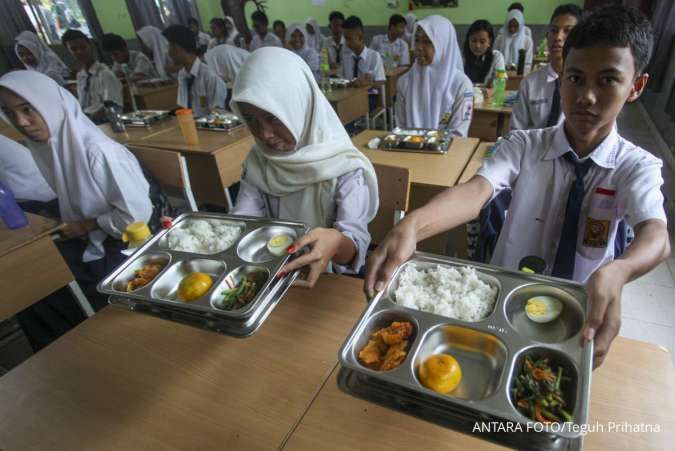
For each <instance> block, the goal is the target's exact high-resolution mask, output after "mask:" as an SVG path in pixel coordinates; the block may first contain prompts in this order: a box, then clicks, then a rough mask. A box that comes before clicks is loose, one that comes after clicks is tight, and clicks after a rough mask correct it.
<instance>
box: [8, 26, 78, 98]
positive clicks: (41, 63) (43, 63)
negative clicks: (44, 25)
mask: <svg viewBox="0 0 675 451" xmlns="http://www.w3.org/2000/svg"><path fill="white" fill-rule="evenodd" d="M19 46H21V47H25V48H27V49H28V50H29V51H30V52H31V53H32V54H33V56H34V57H35V60H36V61H37V66H29V65H27V64H24V66H25V67H26V69H28V70H35V71H38V72H40V73H43V74H45V75H48V76H50V77H52V78H54V79H55V80H56V82H57V83H59V84H60V85H63V84H64V80H63V79H64V77H67V76H68V75H69V73H70V70H69V69H68V66H66V65H65V63H64V62H63V61H61V58H59V57H58V55H57V54H56V53H54V51H53V50H52V49H50V48H49V46H48V45H47V44H45V43H44V42H42V40H41V39H40V38H39V37H37V35H36V34H35V33H33V32H32V31H22V32H21V33H19V34H18V35H17V36H16V38H14V52H15V53H16V56H17V58H19ZM20 59H21V58H19V60H20Z"/></svg>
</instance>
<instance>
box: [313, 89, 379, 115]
mask: <svg viewBox="0 0 675 451" xmlns="http://www.w3.org/2000/svg"><path fill="white" fill-rule="evenodd" d="M324 94H325V96H326V98H327V99H328V101H329V102H330V104H331V106H332V107H333V109H334V110H335V112H336V113H337V115H338V117H339V118H340V121H341V122H342V123H343V124H349V123H350V122H353V121H355V120H357V119H358V118H360V117H363V116H366V115H367V114H368V112H369V110H368V88H367V87H363V88H335V89H333V90H332V91H331V92H326V93H324Z"/></svg>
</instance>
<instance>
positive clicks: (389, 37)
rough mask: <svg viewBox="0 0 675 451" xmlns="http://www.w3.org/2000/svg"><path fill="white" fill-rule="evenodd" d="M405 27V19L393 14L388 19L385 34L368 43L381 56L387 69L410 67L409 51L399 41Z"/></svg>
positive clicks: (406, 45) (406, 46) (401, 40)
mask: <svg viewBox="0 0 675 451" xmlns="http://www.w3.org/2000/svg"><path fill="white" fill-rule="evenodd" d="M405 26H406V21H405V17H403V16H402V15H400V14H394V15H393V16H391V17H390V18H389V29H388V31H387V34H379V35H377V36H375V37H374V38H373V40H372V41H371V42H370V48H371V49H373V50H375V51H376V52H377V53H379V54H380V55H381V56H382V58H383V59H384V64H385V66H387V67H390V68H393V67H398V66H409V65H410V49H409V48H408V44H407V43H406V42H405V41H404V40H403V39H401V38H402V37H403V36H404V35H405Z"/></svg>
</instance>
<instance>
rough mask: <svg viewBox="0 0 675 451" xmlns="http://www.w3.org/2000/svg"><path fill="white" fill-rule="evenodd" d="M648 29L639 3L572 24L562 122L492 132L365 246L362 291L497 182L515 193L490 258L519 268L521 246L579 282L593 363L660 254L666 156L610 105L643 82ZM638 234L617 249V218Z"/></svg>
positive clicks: (479, 202) (472, 209)
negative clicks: (627, 132) (639, 138)
mask: <svg viewBox="0 0 675 451" xmlns="http://www.w3.org/2000/svg"><path fill="white" fill-rule="evenodd" d="M652 46H653V31H652V28H651V25H650V23H649V21H648V20H647V19H646V18H645V17H644V16H642V15H641V14H640V13H639V12H638V11H637V10H634V9H628V8H624V7H616V6H611V7H605V8H601V9H599V10H597V11H596V12H595V13H593V14H592V15H591V16H589V17H588V18H587V19H585V20H583V21H582V22H580V23H579V24H578V25H577V26H576V27H575V28H573V29H572V32H571V33H570V35H569V37H568V38H567V41H566V42H565V47H564V50H563V58H564V67H563V73H562V84H561V101H562V102H561V105H562V110H563V111H564V112H565V120H564V122H563V123H562V124H560V125H556V126H553V127H549V128H545V129H540V130H517V131H514V132H512V133H511V134H510V135H509V136H507V137H506V138H504V139H502V140H500V141H499V143H497V144H496V146H495V149H494V152H493V154H492V156H490V157H488V158H486V159H485V161H484V163H483V166H482V167H481V169H480V170H479V171H478V174H477V175H476V176H475V177H473V178H472V179H471V180H469V181H468V182H467V183H464V184H461V185H457V186H455V187H453V188H449V189H447V190H446V191H444V192H443V193H441V194H439V195H438V196H436V197H435V198H434V199H432V200H431V201H430V202H429V203H428V204H427V205H425V206H423V207H422V208H420V209H418V210H415V211H413V212H411V213H410V214H409V215H407V216H406V217H405V219H404V220H403V221H401V222H400V223H399V225H398V226H396V227H395V228H394V230H392V231H391V232H390V233H389V235H388V236H387V237H386V238H385V240H384V241H383V243H382V244H381V246H380V247H379V248H378V249H377V250H376V251H375V252H374V253H373V256H372V257H371V259H370V261H369V270H368V274H367V275H366V291H367V292H368V293H369V294H372V293H373V290H376V291H381V290H382V289H384V286H385V284H386V282H387V281H388V280H389V279H390V278H391V275H392V273H393V271H394V269H395V268H396V267H397V266H398V265H400V264H401V263H402V262H403V261H405V260H406V259H407V258H408V257H409V256H410V255H411V254H412V253H413V252H414V250H415V245H416V243H417V242H418V241H420V240H423V239H425V238H427V237H430V236H433V235H435V234H437V233H440V232H442V231H445V230H450V229H452V228H454V227H456V226H458V225H460V224H462V223H465V222H467V221H469V220H470V219H472V218H474V217H476V216H477V215H478V213H479V212H480V210H481V208H482V207H483V206H484V205H486V204H487V203H488V202H489V201H490V199H493V198H494V197H495V196H497V195H498V194H499V193H500V192H501V191H503V190H505V189H508V188H512V189H513V200H512V202H511V207H510V209H509V214H508V216H507V218H506V223H505V225H504V229H503V230H502V233H501V235H500V236H499V241H498V242H497V248H496V251H495V254H494V256H493V259H492V264H495V265H500V266H506V267H510V268H514V269H519V267H520V262H521V261H522V260H523V259H524V258H530V259H531V257H535V258H537V259H539V260H540V261H542V262H543V265H542V266H543V267H544V271H543V272H544V273H545V274H550V275H553V276H557V277H561V278H565V279H572V280H576V281H578V282H581V283H585V285H586V293H587V295H588V301H589V305H590V308H589V311H588V315H587V318H586V323H585V325H584V327H583V337H584V338H585V339H586V340H593V341H594V366H595V367H597V366H599V365H600V364H601V363H602V361H603V360H604V358H605V357H606V355H607V352H608V350H609V347H610V344H611V342H612V340H613V339H614V337H616V335H617V334H618V332H619V329H620V325H621V290H622V288H623V286H624V285H625V284H626V283H627V282H630V281H632V280H635V279H637V278H638V277H640V276H642V275H644V274H646V273H647V272H649V271H651V270H652V269H654V268H655V267H656V266H657V265H658V264H660V263H661V262H663V261H664V260H665V259H666V258H668V256H669V254H670V243H669V239H668V231H667V227H666V215H665V212H664V209H663V195H662V194H661V190H660V187H661V185H662V184H663V178H662V177H661V166H662V162H661V160H659V159H658V158H656V157H654V156H653V155H651V154H650V153H648V152H647V151H646V150H644V149H641V148H639V147H637V146H635V145H634V144H632V143H630V142H628V141H626V140H625V139H623V138H622V137H621V136H619V134H618V132H617V128H616V117H617V116H618V114H619V113H620V112H621V109H622V108H623V105H624V104H625V103H626V102H634V101H635V100H637V99H638V97H639V96H640V94H641V93H642V91H643V90H644V88H645V85H646V84H647V80H648V79H649V75H648V74H646V73H644V72H643V71H644V69H645V67H646V65H647V63H648V62H649V59H650V57H651V52H652ZM621 220H625V221H626V222H627V223H628V224H629V225H630V226H631V227H632V228H633V229H634V230H635V240H634V241H633V242H632V244H631V245H630V247H629V248H628V249H627V250H626V252H624V253H623V254H622V255H621V256H620V257H619V258H615V256H614V246H613V242H614V237H615V234H616V231H617V225H618V223H619V222H620V221H621Z"/></svg>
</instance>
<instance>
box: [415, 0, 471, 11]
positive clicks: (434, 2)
mask: <svg viewBox="0 0 675 451" xmlns="http://www.w3.org/2000/svg"><path fill="white" fill-rule="evenodd" d="M458 1H459V0H408V5H409V6H410V8H409V9H410V10H413V9H420V8H456V7H457V3H458Z"/></svg>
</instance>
